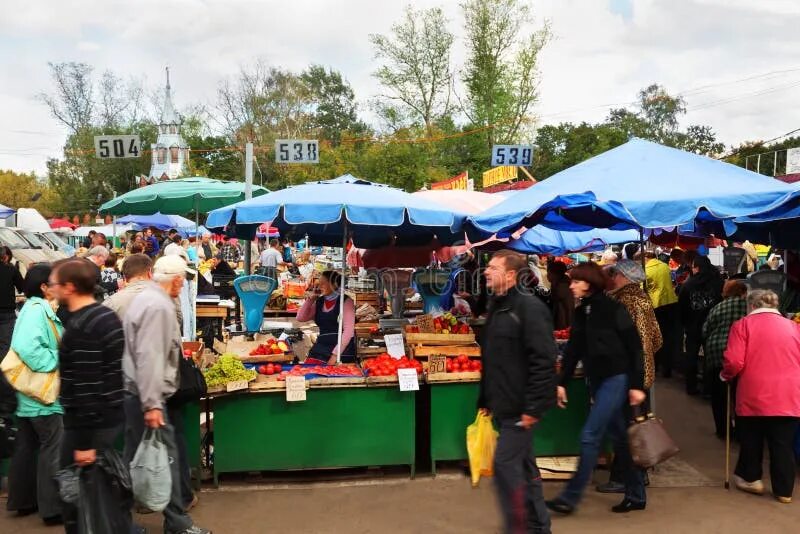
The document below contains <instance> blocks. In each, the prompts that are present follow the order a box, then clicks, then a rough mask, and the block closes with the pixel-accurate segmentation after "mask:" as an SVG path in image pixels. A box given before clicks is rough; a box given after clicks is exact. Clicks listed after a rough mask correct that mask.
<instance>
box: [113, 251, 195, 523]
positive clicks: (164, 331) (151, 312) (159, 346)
mask: <svg viewBox="0 0 800 534" xmlns="http://www.w3.org/2000/svg"><path fill="white" fill-rule="evenodd" d="M188 269H189V268H188V266H187V264H186V262H185V261H184V260H183V259H182V258H181V257H180V256H164V257H162V258H159V259H158V261H156V263H155V265H154V267H153V280H152V281H151V282H145V284H144V285H143V287H142V288H141V291H140V292H139V294H138V295H136V296H135V297H134V298H133V300H131V302H130V305H129V306H128V308H127V311H125V313H124V319H123V322H122V324H123V328H124V329H125V354H124V355H123V358H122V370H123V374H124V375H125V392H126V395H125V459H126V461H128V462H130V461H131V460H132V459H133V456H134V454H135V452H136V449H137V447H138V446H139V443H140V442H141V440H142V435H143V434H144V429H145V427H147V428H152V429H160V431H161V437H162V438H163V440H164V442H165V444H166V446H167V452H168V454H169V456H170V458H171V459H172V461H171V462H170V467H171V471H172V473H171V474H172V497H171V499H170V503H169V504H168V505H167V508H166V509H165V510H164V532H165V534H206V533H209V532H210V531H208V530H206V529H202V528H200V527H197V526H195V525H193V524H192V519H191V517H189V515H188V514H187V513H186V512H185V511H184V506H183V503H182V498H181V487H180V483H181V482H180V481H181V476H180V469H179V465H180V457H179V453H178V447H177V443H176V438H175V431H174V428H173V426H172V425H171V424H170V422H169V418H168V416H167V406H166V403H167V400H168V399H169V398H170V397H171V396H172V394H173V393H175V391H176V390H177V388H178V381H179V379H180V375H179V373H178V366H179V362H180V358H181V357H182V356H183V355H182V350H181V334H180V329H179V327H178V322H177V320H176V316H175V304H174V303H173V299H174V298H175V297H176V296H177V295H179V294H180V291H181V288H182V287H183V283H184V280H185V279H186V273H187V272H190V271H188Z"/></svg>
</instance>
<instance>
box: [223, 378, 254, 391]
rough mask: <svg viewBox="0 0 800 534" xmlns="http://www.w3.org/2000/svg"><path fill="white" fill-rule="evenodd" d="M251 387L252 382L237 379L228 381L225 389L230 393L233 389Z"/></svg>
mask: <svg viewBox="0 0 800 534" xmlns="http://www.w3.org/2000/svg"><path fill="white" fill-rule="evenodd" d="M249 387H250V384H249V383H248V382H247V380H237V381H235V382H228V383H227V384H225V391H227V392H228V393H230V392H231V391H239V390H242V389H247V388H249Z"/></svg>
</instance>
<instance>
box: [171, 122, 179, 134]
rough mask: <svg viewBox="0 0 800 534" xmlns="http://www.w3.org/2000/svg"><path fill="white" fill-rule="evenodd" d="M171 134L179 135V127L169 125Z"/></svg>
mask: <svg viewBox="0 0 800 534" xmlns="http://www.w3.org/2000/svg"><path fill="white" fill-rule="evenodd" d="M169 133H171V134H174V133H178V127H177V126H175V125H174V124H170V125H169Z"/></svg>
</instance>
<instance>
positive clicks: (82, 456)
mask: <svg viewBox="0 0 800 534" xmlns="http://www.w3.org/2000/svg"><path fill="white" fill-rule="evenodd" d="M73 458H74V459H75V463H76V464H78V467H86V466H87V465H92V464H93V463H95V461H97V450H95V449H89V450H86V451H74V452H73Z"/></svg>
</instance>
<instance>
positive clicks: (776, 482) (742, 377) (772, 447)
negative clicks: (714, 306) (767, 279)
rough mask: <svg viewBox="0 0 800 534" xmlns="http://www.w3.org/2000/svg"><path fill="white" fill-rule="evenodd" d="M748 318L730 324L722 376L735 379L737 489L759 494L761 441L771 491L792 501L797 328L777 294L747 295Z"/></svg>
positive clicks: (799, 358) (798, 402) (799, 372)
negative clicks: (766, 454) (766, 452)
mask: <svg viewBox="0 0 800 534" xmlns="http://www.w3.org/2000/svg"><path fill="white" fill-rule="evenodd" d="M747 305H748V312H749V314H748V315H747V317H745V318H744V319H741V320H739V321H737V322H736V323H734V324H733V326H732V327H731V332H730V335H729V337H728V347H727V349H726V350H725V361H724V364H723V368H722V373H721V374H720V377H721V378H722V379H723V380H725V381H731V380H733V379H738V384H737V390H736V434H737V436H738V438H739V443H740V448H739V461H738V463H737V464H736V470H735V472H734V482H735V484H736V487H737V488H739V489H740V490H742V491H746V492H748V493H755V494H757V495H761V494H763V493H764V483H763V482H762V481H761V475H762V460H763V453H764V441H765V440H766V442H767V446H768V447H769V471H770V479H771V480H772V493H773V495H774V496H775V498H776V499H777V500H778V501H779V502H781V503H790V502H792V492H793V491H794V481H795V459H794V452H793V450H792V442H793V440H794V436H795V433H796V432H797V427H798V421H800V326H798V325H797V324H796V323H794V322H793V321H790V320H789V319H786V318H785V317H783V316H782V315H781V314H780V312H779V311H778V309H777V308H778V296H777V295H776V294H775V293H774V292H772V291H769V290H764V289H756V290H754V291H751V292H750V294H749V295H748V296H747Z"/></svg>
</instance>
